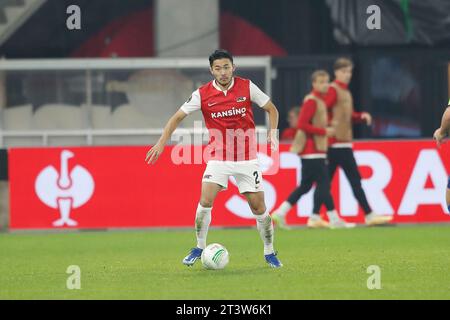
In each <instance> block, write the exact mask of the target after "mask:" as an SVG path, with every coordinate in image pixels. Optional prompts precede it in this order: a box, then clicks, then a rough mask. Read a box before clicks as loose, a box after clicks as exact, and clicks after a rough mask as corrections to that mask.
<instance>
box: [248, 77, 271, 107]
mask: <svg viewBox="0 0 450 320" xmlns="http://www.w3.org/2000/svg"><path fill="white" fill-rule="evenodd" d="M250 100H252V102H254V103H256V104H257V105H258V106H259V107H261V108H262V107H264V106H265V105H266V104H267V102H269V100H270V98H269V96H268V95H267V94H265V93H264V92H262V90H261V89H260V88H258V86H257V85H256V84H254V83H253V82H251V81H250Z"/></svg>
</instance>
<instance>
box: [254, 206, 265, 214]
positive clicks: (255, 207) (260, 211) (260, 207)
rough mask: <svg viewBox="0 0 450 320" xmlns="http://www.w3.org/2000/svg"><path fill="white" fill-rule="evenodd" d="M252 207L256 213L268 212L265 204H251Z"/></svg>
mask: <svg viewBox="0 0 450 320" xmlns="http://www.w3.org/2000/svg"><path fill="white" fill-rule="evenodd" d="M250 209H251V210H252V212H253V214H255V215H262V214H264V212H266V206H265V204H257V205H250Z"/></svg>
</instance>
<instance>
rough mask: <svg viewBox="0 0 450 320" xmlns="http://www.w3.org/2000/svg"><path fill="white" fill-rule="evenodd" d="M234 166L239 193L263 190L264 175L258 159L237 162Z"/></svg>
mask: <svg viewBox="0 0 450 320" xmlns="http://www.w3.org/2000/svg"><path fill="white" fill-rule="evenodd" d="M232 166H233V168H232V175H233V176H234V178H235V179H236V184H237V186H238V189H239V193H241V194H243V193H245V192H259V191H262V182H263V177H262V172H261V169H260V167H259V162H258V160H250V161H241V162H236V163H234V164H232Z"/></svg>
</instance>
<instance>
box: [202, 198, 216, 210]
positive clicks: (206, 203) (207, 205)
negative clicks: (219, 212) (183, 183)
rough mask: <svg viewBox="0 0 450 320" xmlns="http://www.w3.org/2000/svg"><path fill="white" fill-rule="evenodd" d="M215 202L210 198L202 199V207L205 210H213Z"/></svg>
mask: <svg viewBox="0 0 450 320" xmlns="http://www.w3.org/2000/svg"><path fill="white" fill-rule="evenodd" d="M213 203H214V200H213V199H210V198H206V197H205V198H204V197H202V198H201V199H200V205H201V206H202V207H204V208H211V207H212V206H213Z"/></svg>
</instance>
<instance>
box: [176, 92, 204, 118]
mask: <svg viewBox="0 0 450 320" xmlns="http://www.w3.org/2000/svg"><path fill="white" fill-rule="evenodd" d="M200 109H201V99H200V91H199V90H198V89H197V90H195V91H194V92H193V93H192V95H191V96H190V97H189V99H188V100H187V101H186V102H185V103H184V104H183V105H182V106H181V108H180V110H181V111H183V112H184V113H186V114H190V113H192V112H194V111H197V110H200Z"/></svg>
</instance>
